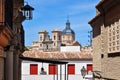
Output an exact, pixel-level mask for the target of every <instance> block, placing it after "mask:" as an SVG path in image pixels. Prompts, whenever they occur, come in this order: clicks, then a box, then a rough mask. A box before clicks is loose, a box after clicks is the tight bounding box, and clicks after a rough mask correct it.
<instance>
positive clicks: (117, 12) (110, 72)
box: [89, 0, 120, 80]
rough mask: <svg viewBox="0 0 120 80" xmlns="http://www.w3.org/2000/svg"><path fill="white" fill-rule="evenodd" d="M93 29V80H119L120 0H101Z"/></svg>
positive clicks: (92, 21) (93, 20)
mask: <svg viewBox="0 0 120 80" xmlns="http://www.w3.org/2000/svg"><path fill="white" fill-rule="evenodd" d="M89 24H90V25H91V26H92V28H93V40H92V42H93V43H92V46H93V71H94V75H95V76H94V78H95V80H98V79H101V78H102V79H103V80H104V79H105V80H119V79H120V69H119V66H120V0H101V1H100V2H99V3H98V4H97V5H96V16H95V17H94V18H93V19H92V20H91V21H90V22H89Z"/></svg>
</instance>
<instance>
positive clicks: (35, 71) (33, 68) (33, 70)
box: [30, 64, 38, 75]
mask: <svg viewBox="0 0 120 80" xmlns="http://www.w3.org/2000/svg"><path fill="white" fill-rule="evenodd" d="M35 74H38V65H37V64H30V75H35Z"/></svg>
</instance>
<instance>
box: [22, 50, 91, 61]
mask: <svg viewBox="0 0 120 80" xmlns="http://www.w3.org/2000/svg"><path fill="white" fill-rule="evenodd" d="M23 56H24V57H32V58H40V59H56V60H70V59H73V60H76V59H77V60H78V59H92V54H90V53H85V52H84V53H82V52H40V51H25V52H24V53H23Z"/></svg>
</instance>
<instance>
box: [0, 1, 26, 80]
mask: <svg viewBox="0 0 120 80" xmlns="http://www.w3.org/2000/svg"><path fill="white" fill-rule="evenodd" d="M23 4H24V0H0V80H20V78H21V75H20V74H21V73H20V60H19V55H20V54H21V53H22V52H23V50H24V30H23V26H22V24H21V23H22V22H23V21H24V20H25V16H23V15H22V12H21V11H20V7H22V6H23Z"/></svg>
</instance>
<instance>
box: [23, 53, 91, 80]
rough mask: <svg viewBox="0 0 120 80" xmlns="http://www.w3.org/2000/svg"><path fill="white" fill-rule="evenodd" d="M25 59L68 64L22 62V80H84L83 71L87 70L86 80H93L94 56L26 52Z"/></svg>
mask: <svg viewBox="0 0 120 80" xmlns="http://www.w3.org/2000/svg"><path fill="white" fill-rule="evenodd" d="M23 56H24V57H32V58H36V59H37V58H39V59H43V60H53V61H58V60H59V61H61V62H68V63H65V64H59V63H54V64H53V63H50V62H49V61H48V63H47V62H44V61H43V62H42V61H41V62H34V61H25V60H23V61H22V80H33V79H35V80H39V79H44V80H73V79H74V80H83V76H82V75H81V69H82V67H83V66H84V67H85V69H86V75H85V78H84V79H85V80H92V78H93V76H92V55H91V54H87V53H86V54H81V53H80V52H78V53H77V52H40V51H25V52H24V53H23Z"/></svg>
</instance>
